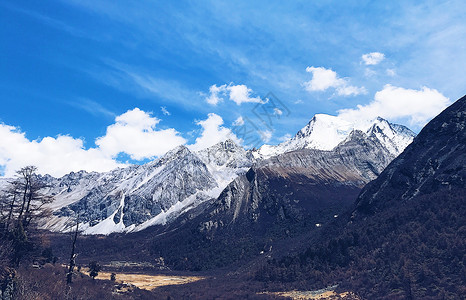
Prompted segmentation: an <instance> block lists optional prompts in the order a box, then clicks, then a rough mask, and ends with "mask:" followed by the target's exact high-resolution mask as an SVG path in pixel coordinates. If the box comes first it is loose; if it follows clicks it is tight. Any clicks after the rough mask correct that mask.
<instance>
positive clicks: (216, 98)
mask: <svg viewBox="0 0 466 300" xmlns="http://www.w3.org/2000/svg"><path fill="white" fill-rule="evenodd" d="M226 87H227V85H226V84H224V85H221V86H217V85H215V84H214V85H212V86H211V87H210V88H209V92H210V94H209V96H208V97H207V98H206V101H207V103H209V104H212V105H217V104H218V103H219V102H221V101H223V98H222V97H221V95H225V92H226Z"/></svg>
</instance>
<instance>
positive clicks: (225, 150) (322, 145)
mask: <svg viewBox="0 0 466 300" xmlns="http://www.w3.org/2000/svg"><path fill="white" fill-rule="evenodd" d="M414 136H415V134H414V133H413V132H412V131H410V130H409V129H408V128H406V127H404V126H401V125H397V124H392V123H389V122H388V121H386V120H384V119H381V118H377V119H375V120H373V121H372V122H367V123H366V124H363V125H361V124H359V125H356V124H351V123H349V122H347V121H345V120H342V119H340V118H339V117H334V116H329V115H323V114H318V115H315V116H314V117H313V118H312V120H311V121H310V122H309V123H308V124H307V125H306V126H305V127H304V128H303V129H301V130H300V131H299V132H298V133H297V134H296V135H295V136H294V137H293V138H291V139H290V140H288V141H286V142H284V143H282V144H279V145H277V146H270V145H264V146H262V147H261V148H259V149H257V150H245V149H243V148H242V147H241V146H239V145H237V144H235V143H234V142H233V141H231V140H226V141H223V142H220V143H218V144H215V145H213V146H211V147H209V148H207V149H203V150H200V151H192V150H190V149H189V148H187V147H185V146H179V147H177V148H175V149H173V150H171V151H169V152H168V153H166V154H165V155H164V156H162V157H161V158H159V159H156V160H154V161H152V162H149V163H147V164H144V165H131V166H129V167H126V168H119V169H115V170H112V171H110V172H104V173H97V172H85V171H80V172H72V173H70V174H67V175H65V176H63V177H61V178H54V177H52V176H49V175H45V176H42V177H41V180H42V181H44V183H45V184H46V186H47V188H46V190H45V191H44V193H45V194H47V195H50V196H53V197H54V199H55V201H54V202H53V204H51V206H50V208H51V209H52V211H53V217H52V218H51V219H50V220H48V221H47V223H46V224H43V227H44V228H47V229H49V230H52V231H66V230H67V226H68V224H69V222H68V221H69V219H70V218H74V217H75V216H79V219H80V222H81V225H80V226H81V229H82V230H83V231H84V233H85V234H109V233H112V232H134V231H140V230H143V229H145V228H147V227H149V226H152V225H159V224H162V225H164V224H167V223H169V222H171V221H173V220H175V219H176V218H177V217H178V216H180V215H182V214H183V213H184V212H187V211H189V210H191V209H193V208H195V207H197V206H198V205H199V204H201V203H205V202H208V201H210V200H213V199H217V198H218V197H219V196H220V195H221V193H222V191H224V189H225V188H227V187H228V185H229V184H230V183H234V184H241V180H243V181H244V176H245V175H246V174H247V172H248V170H250V168H252V171H250V173H251V172H256V171H257V170H258V172H259V173H254V174H261V176H262V174H267V172H272V173H273V174H274V176H276V177H277V178H282V177H283V178H284V177H288V178H292V177H296V176H298V177H299V176H302V177H305V178H307V179H309V178H313V179H312V180H315V181H318V182H319V183H323V182H329V183H332V184H336V183H338V184H342V185H343V186H346V187H348V188H351V189H354V192H353V193H350V194H352V195H353V194H354V193H357V191H358V190H359V189H360V188H361V187H362V186H363V185H364V184H366V183H367V182H369V181H370V180H372V179H374V178H376V177H377V175H378V174H380V172H381V171H382V170H383V169H384V168H385V166H387V165H388V164H389V162H390V161H391V160H392V159H394V158H395V157H396V156H397V155H398V154H399V153H401V151H402V150H403V149H404V148H405V147H406V146H407V145H408V144H409V143H410V142H411V141H412V139H413V138H414ZM355 144H358V145H359V146H358V147H355V148H354V149H351V146H350V145H355ZM287 164H289V165H287ZM254 170H256V171H254ZM307 179H306V180H307ZM292 181H294V179H293V180H292ZM298 182H300V181H298ZM304 185H305V184H304ZM229 188H230V189H231V187H229ZM302 189H304V187H302Z"/></svg>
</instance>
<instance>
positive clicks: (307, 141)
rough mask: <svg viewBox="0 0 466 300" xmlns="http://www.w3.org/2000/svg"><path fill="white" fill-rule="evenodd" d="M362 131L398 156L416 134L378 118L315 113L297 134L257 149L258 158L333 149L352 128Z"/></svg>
mask: <svg viewBox="0 0 466 300" xmlns="http://www.w3.org/2000/svg"><path fill="white" fill-rule="evenodd" d="M355 129H357V130H361V131H362V132H364V133H365V134H366V135H367V136H371V137H373V138H376V139H378V140H379V141H380V143H381V144H382V145H383V146H384V147H386V148H387V150H388V151H389V152H390V153H391V154H393V155H394V156H397V155H398V154H400V153H401V152H402V151H403V149H404V148H405V147H406V146H407V145H408V144H409V143H411V141H412V140H413V138H414V136H415V134H414V133H413V132H412V131H411V130H409V129H408V128H406V127H405V126H402V125H397V124H392V123H390V122H388V121H387V120H385V119H383V118H381V117H377V118H375V119H373V120H372V121H367V122H357V123H356V122H350V121H348V120H345V119H343V118H341V117H338V116H332V115H326V114H316V115H314V116H313V117H312V119H311V120H310V121H309V123H308V124H307V125H306V126H305V127H303V128H302V129H301V130H299V131H298V132H297V133H296V135H295V136H294V137H293V138H292V139H290V140H288V141H285V142H283V143H281V144H279V145H277V146H271V145H263V146H262V147H261V148H260V149H258V150H257V151H255V153H254V155H255V156H256V157H261V158H268V157H271V156H274V155H277V154H281V153H285V152H289V151H294V150H299V149H305V148H307V149H317V150H327V151H328V150H332V149H333V148H335V147H336V146H337V145H338V144H340V143H341V142H343V141H344V140H345V139H346V138H347V137H348V136H349V135H350V133H351V132H352V131H353V130H355Z"/></svg>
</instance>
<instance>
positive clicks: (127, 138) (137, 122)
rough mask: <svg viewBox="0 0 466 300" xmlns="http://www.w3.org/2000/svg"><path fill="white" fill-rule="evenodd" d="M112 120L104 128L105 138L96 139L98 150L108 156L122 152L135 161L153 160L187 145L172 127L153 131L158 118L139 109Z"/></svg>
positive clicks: (158, 120) (114, 155)
mask: <svg viewBox="0 0 466 300" xmlns="http://www.w3.org/2000/svg"><path fill="white" fill-rule="evenodd" d="M115 121H116V123H115V124H112V125H110V126H108V127H107V132H106V134H105V136H103V137H100V138H98V139H97V140H96V145H97V146H99V148H100V150H101V151H102V152H104V153H105V154H107V155H109V156H111V157H116V156H117V155H118V154H119V153H121V152H124V153H126V154H128V155H129V156H130V157H131V158H132V159H135V160H141V159H146V158H153V157H156V156H159V155H162V154H164V153H165V152H167V151H169V150H171V149H173V148H174V147H176V146H179V145H182V144H184V143H186V140H185V139H184V138H183V137H181V136H180V135H179V134H178V132H177V131H176V130H175V129H173V128H169V129H163V130H156V129H155V126H156V125H157V124H158V123H159V122H160V119H157V118H155V117H151V115H150V114H149V113H147V112H144V111H142V110H140V109H139V108H135V109H133V110H129V111H127V112H126V113H124V114H122V115H120V116H118V117H116V119H115Z"/></svg>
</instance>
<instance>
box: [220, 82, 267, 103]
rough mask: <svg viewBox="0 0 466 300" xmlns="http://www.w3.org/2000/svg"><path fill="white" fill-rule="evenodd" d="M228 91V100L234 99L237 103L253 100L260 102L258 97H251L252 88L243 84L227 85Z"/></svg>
mask: <svg viewBox="0 0 466 300" xmlns="http://www.w3.org/2000/svg"><path fill="white" fill-rule="evenodd" d="M228 91H229V92H230V100H232V101H234V102H235V103H236V104H237V105H241V104H242V103H247V102H253V103H261V102H262V100H261V98H260V97H251V93H252V90H251V89H250V88H248V87H247V86H245V85H244V84H239V85H230V86H228Z"/></svg>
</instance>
